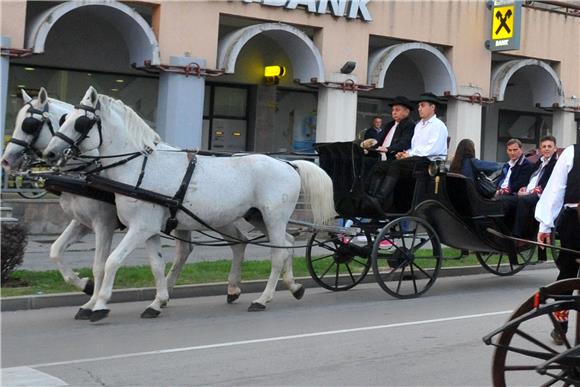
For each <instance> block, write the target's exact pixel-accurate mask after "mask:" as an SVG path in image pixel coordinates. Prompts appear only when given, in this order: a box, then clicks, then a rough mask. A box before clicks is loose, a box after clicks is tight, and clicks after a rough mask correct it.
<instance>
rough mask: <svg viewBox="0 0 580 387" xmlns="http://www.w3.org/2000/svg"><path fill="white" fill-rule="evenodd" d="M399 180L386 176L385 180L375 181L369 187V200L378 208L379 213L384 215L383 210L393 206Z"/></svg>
mask: <svg viewBox="0 0 580 387" xmlns="http://www.w3.org/2000/svg"><path fill="white" fill-rule="evenodd" d="M396 183H397V178H395V177H393V176H385V177H384V178H383V179H375V180H373V181H372V182H371V186H370V187H369V200H370V202H371V203H372V204H373V206H374V207H376V210H377V211H378V212H379V213H384V210H383V209H389V208H391V207H392V206H393V197H394V191H395V185H396Z"/></svg>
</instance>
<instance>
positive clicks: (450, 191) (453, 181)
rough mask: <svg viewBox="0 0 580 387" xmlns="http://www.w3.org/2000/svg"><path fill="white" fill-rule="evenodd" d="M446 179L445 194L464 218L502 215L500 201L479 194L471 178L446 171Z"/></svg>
mask: <svg viewBox="0 0 580 387" xmlns="http://www.w3.org/2000/svg"><path fill="white" fill-rule="evenodd" d="M446 181H447V195H448V197H449V199H450V201H451V204H452V205H453V207H454V208H455V210H456V211H457V213H458V214H459V215H460V216H462V217H466V218H478V217H483V216H485V217H489V216H493V217H495V216H498V217H499V216H503V207H502V204H501V202H499V201H497V200H493V199H486V198H484V197H483V196H481V195H480V194H479V192H477V189H476V188H475V182H474V181H473V180H472V179H470V178H468V177H465V176H463V175H461V174H458V173H448V174H447V179H446Z"/></svg>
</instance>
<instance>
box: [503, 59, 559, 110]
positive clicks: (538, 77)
mask: <svg viewBox="0 0 580 387" xmlns="http://www.w3.org/2000/svg"><path fill="white" fill-rule="evenodd" d="M518 71H519V72H520V74H521V75H522V76H523V77H524V78H525V79H526V80H527V81H528V84H529V86H530V89H531V90H532V94H533V97H534V101H535V102H536V103H539V104H540V106H552V105H553V104H555V103H557V104H559V105H560V106H564V91H563V88H562V81H561V80H560V77H559V76H558V74H556V72H555V71H554V69H553V68H552V67H551V66H550V65H548V64H547V63H546V62H543V61H541V60H538V59H515V60H510V61H508V62H505V63H502V64H501V65H499V66H498V67H497V68H496V69H495V70H494V71H493V74H492V75H491V96H492V97H494V98H495V99H496V100H497V101H503V100H504V98H505V92H506V88H507V86H508V81H509V80H510V78H511V77H512V76H513V75H514V74H515V73H516V72H518Z"/></svg>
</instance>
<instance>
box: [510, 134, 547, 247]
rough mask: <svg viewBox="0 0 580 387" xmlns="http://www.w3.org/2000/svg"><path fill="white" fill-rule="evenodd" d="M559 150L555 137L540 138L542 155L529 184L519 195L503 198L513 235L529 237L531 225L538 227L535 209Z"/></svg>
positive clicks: (521, 189) (522, 188)
mask: <svg viewBox="0 0 580 387" xmlns="http://www.w3.org/2000/svg"><path fill="white" fill-rule="evenodd" d="M557 150H558V148H557V146H556V138H555V137H553V136H544V137H542V138H541V139H540V152H541V153H542V156H541V157H540V159H539V160H538V161H537V162H536V164H535V165H534V171H533V173H532V175H531V177H530V179H529V181H528V184H527V185H526V186H525V187H521V188H520V190H519V191H518V192H517V195H513V196H507V197H504V198H503V199H502V203H503V205H504V212H505V214H506V217H508V218H509V221H510V223H513V235H514V236H516V237H519V238H526V237H529V236H530V235H528V234H529V233H527V232H526V231H528V230H529V227H530V225H534V226H536V227H537V223H535V221H534V211H535V208H536V204H537V203H538V201H539V200H540V195H541V194H542V192H543V190H544V188H545V187H546V184H547V183H548V180H549V179H550V176H551V175H552V171H553V169H554V166H555V165H556V161H557V159H558V155H557V154H556V151H557ZM534 233H535V230H534Z"/></svg>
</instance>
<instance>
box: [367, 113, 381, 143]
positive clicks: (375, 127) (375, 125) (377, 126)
mask: <svg viewBox="0 0 580 387" xmlns="http://www.w3.org/2000/svg"><path fill="white" fill-rule="evenodd" d="M383 132H384V130H383V119H382V118H381V117H379V116H376V117H373V122H372V125H371V126H370V127H368V128H366V129H365V130H364V136H363V140H368V139H371V138H374V139H375V140H377V141H378V139H379V138H380V137H381V135H382V134H383Z"/></svg>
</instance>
